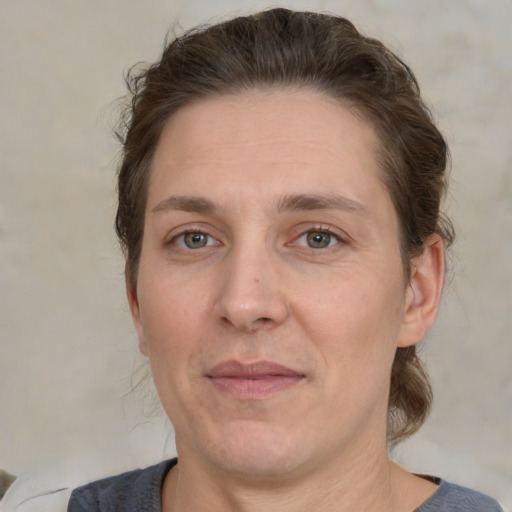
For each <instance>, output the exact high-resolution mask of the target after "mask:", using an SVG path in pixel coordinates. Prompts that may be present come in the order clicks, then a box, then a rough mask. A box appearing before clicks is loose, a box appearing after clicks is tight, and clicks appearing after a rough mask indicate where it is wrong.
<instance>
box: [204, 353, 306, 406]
mask: <svg viewBox="0 0 512 512" xmlns="http://www.w3.org/2000/svg"><path fill="white" fill-rule="evenodd" d="M207 377H208V378H209V381H210V382H211V383H212V384H213V386H214V388H215V389H216V390H217V391H219V392H221V393H222V394H223V395H224V394H225V395H228V396H230V397H231V398H233V399H235V400H266V399H269V398H271V397H273V396H275V395H277V394H279V393H281V392H284V391H286V390H288V389H290V388H292V387H294V386H295V385H296V384H298V383H300V382H304V379H305V375H304V374H303V373H301V372H299V371H297V370H293V369H292V368H288V367H287V366H283V365H281V364H277V363H274V362H271V361H258V362H254V363H249V364H246V363H241V362H239V361H235V360H230V361H226V362H223V363H220V364H218V365H217V366H214V367H213V368H212V369H211V370H210V371H208V372H207Z"/></svg>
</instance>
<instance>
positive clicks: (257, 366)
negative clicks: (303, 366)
mask: <svg viewBox="0 0 512 512" xmlns="http://www.w3.org/2000/svg"><path fill="white" fill-rule="evenodd" d="M207 376H208V377H210V378H221V377H224V378H232V379H251V378H252V379H257V378H258V377H260V378H261V377H304V374H302V373H301V372H299V371H296V370H293V369H291V368H288V367H286V366H283V365H280V364H278V363H274V362H272V361H257V362H254V363H241V362H239V361H235V360H230V361H225V362H223V363H220V364H218V365H217V366H214V367H213V368H212V369H211V370H209V371H208V372H207Z"/></svg>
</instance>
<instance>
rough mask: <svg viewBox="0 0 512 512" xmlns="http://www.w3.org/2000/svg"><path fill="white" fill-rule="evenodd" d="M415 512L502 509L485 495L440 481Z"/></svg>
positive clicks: (497, 510)
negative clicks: (435, 489) (434, 490)
mask: <svg viewBox="0 0 512 512" xmlns="http://www.w3.org/2000/svg"><path fill="white" fill-rule="evenodd" d="M416 512H503V509H502V508H501V507H500V505H499V504H498V502H497V501H496V500H494V499H493V498H490V497H489V496H486V495H485V494H482V493H480V492H478V491H473V490H472V489H468V488H467V487H461V486H460V485H456V484H452V483H450V482H446V481H445V480H441V483H440V485H439V488H438V489H437V491H436V492H435V493H434V494H433V495H432V496H431V497H430V498H429V499H428V500H427V501H426V502H425V503H424V504H423V505H421V506H420V507H419V508H418V509H416Z"/></svg>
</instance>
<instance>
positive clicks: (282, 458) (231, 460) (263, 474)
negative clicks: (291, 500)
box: [207, 425, 306, 480]
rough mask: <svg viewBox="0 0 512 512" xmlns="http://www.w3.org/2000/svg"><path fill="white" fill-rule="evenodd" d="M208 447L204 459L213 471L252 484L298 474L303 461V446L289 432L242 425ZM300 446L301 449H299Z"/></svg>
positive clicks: (266, 427) (260, 426)
mask: <svg viewBox="0 0 512 512" xmlns="http://www.w3.org/2000/svg"><path fill="white" fill-rule="evenodd" d="M230 430H231V431H230V432H226V433H224V434H223V435H222V443H221V444H220V443H219V444H217V443H213V444H210V445H209V450H208V451H207V452H208V458H209V460H210V463H211V464H212V465H214V466H215V467H216V468H217V469H219V470H221V471H223V472H225V473H229V474H231V475H236V476H238V477H241V478H247V479H252V480H266V479H271V480H276V479H282V478H283V477H286V476H287V475H289V476H292V475H294V474H296V473H297V472H300V468H301V466H302V465H303V464H304V461H305V458H306V457H305V451H304V449H303V448H304V446H303V443H299V442H297V440H296V438H294V437H292V436H290V430H289V429H286V430H283V429H276V428H274V429H269V428H268V426H265V427H262V425H243V426H239V427H238V428H236V429H230ZM301 445H302V446H301Z"/></svg>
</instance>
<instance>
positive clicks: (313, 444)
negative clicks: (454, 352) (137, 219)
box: [127, 90, 444, 512]
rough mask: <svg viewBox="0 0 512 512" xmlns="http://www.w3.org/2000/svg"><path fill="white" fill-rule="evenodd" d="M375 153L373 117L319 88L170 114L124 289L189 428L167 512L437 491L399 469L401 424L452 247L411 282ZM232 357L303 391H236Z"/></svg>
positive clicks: (352, 501) (157, 376) (379, 499)
mask: <svg viewBox="0 0 512 512" xmlns="http://www.w3.org/2000/svg"><path fill="white" fill-rule="evenodd" d="M377 148H378V140H377V138H376V135H375V133H374V130H373V128H372V126H371V125H370V124H369V123H368V122H366V121H365V120H364V119H362V118H361V116H356V115H355V114H354V113H353V112H352V111H350V110H349V109H348V108H347V107H344V106H342V105H340V104H339V103H337V102H334V101H333V100H331V99H329V98H326V97H325V96H323V95H321V94H320V93H318V92H314V91H310V90H281V91H279V90H271V91H252V92H244V93H243V94H239V95H227V96H222V97H217V98H211V99H207V100H202V101H198V102H196V103H193V104H191V105H188V106H186V107H184V108H182V109H181V110H180V111H178V112H177V113H176V114H175V115H173V117H172V118H171V119H169V121H168V123H167V125H166V127H165V129H164V131H163V133H162V135H161V139H160V141H159V144H158V147H157V150H156V153H155V155H154V160H153V165H152V174H151V178H150V182H149V190H148V200H147V208H146V218H145V225H144V238H143V244H142V253H141V259H140V267H139V273H138V276H137V282H136V283H131V282H130V281H128V283H127V288H128V299H129V302H130V307H131V311H132V315H133V319H134V323H135V326H136V329H137V333H138V337H139V346H140V350H141V352H142V353H143V354H144V355H146V356H148V357H149V361H150V364H151V369H152V373H153V377H154V380H155V384H156V387H157V390H158V393H159V396H160V399H161V401H162V404H163V406H164V408H165V410H166V413H167V415H168V416H169V418H170V420H171V422H172V424H173V425H174V428H175V431H176V447H177V451H178V457H179V464H178V466H177V467H176V468H175V469H173V470H172V471H171V472H170V473H169V475H168V476H167V478H166V480H165V482H164V487H163V492H162V500H163V501H162V503H163V505H162V507H163V510H165V511H171V510H194V511H201V510H209V511H211V510H223V511H229V510H233V511H234V510H237V511H257V510H258V511H260V510H265V511H272V510H280V511H282V510H287V511H302V510H304V511H305V510H322V511H330V510H336V511H338V512H339V511H349V510H350V511H353V510H359V511H373V510H375V511H377V510H378V511H379V512H383V511H384V512H385V511H401V510H403V511H406V510H409V511H410V510H413V509H414V508H415V507H417V506H418V505H419V504H421V503H422V502H423V501H424V500H425V499H426V498H428V496H430V495H431V494H432V493H433V492H434V491H435V486H434V485H433V484H431V483H429V482H427V481H425V480H423V479H420V478H417V477H415V476H413V475H411V474H410V473H408V472H406V471H404V470H403V469H401V468H399V467H397V466H396V465H394V464H393V463H391V462H390V461H389V459H388V456H387V447H386V415H387V400H388V394H389V377H390V372H391V365H392V362H393V357H394V353H395V350H396V348H397V346H408V345H411V344H414V343H417V342H419V341H420V340H421V339H422V338H423V337H424V335H425V333H426V331H427V330H428V328H429V327H430V325H431V324H432V322H433V321H434V318H435V315H436V312H437V307H438V303H439V295H440V292H441V287H442V280H443V273H444V267H443V247H442V243H441V241H440V240H439V238H438V237H437V236H435V235H434V236H432V237H431V239H429V241H428V243H427V245H426V248H425V250H424V252H423V254H422V255H421V256H420V257H417V258H415V259H414V260H413V261H412V271H411V276H410V279H409V280H408V281H407V280H406V279H405V277H404V272H403V267H402V262H401V258H400V250H399V242H398V241H399V225H398V220H397V217H396V213H395V211H394V208H393V205H392V203H391V200H390V197H389V194H388V192H387V190H386V188H385V186H384V185H383V182H382V180H381V179H380V173H381V171H380V169H379V168H378V164H377V159H376V150H377ZM187 244H188V245H187ZM226 361H236V362H239V363H242V364H244V365H250V364H252V363H257V362H261V361H266V362H271V363H277V364H279V365H282V366H284V367H286V368H287V369H289V370H290V371H291V372H293V375H296V376H297V378H293V379H288V380H287V379H286V378H285V379H281V380H279V378H277V379H275V382H277V384H276V385H275V386H274V387H272V386H271V388H270V391H269V388H268V387H265V384H261V382H256V383H254V381H253V382H252V383H247V380H244V379H238V380H236V379H234V380H226V382H227V384H226V386H223V382H224V381H222V379H216V378H212V369H213V368H215V367H216V366H217V365H219V364H222V363H224V362H226ZM235 381H236V382H238V383H239V384H240V386H238V384H237V385H234V384H232V383H233V382H235ZM266 382H271V383H272V382H274V381H273V380H272V379H269V380H267V381H266ZM219 383H220V385H219ZM224 383H225V382H224ZM237 386H238V387H237Z"/></svg>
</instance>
